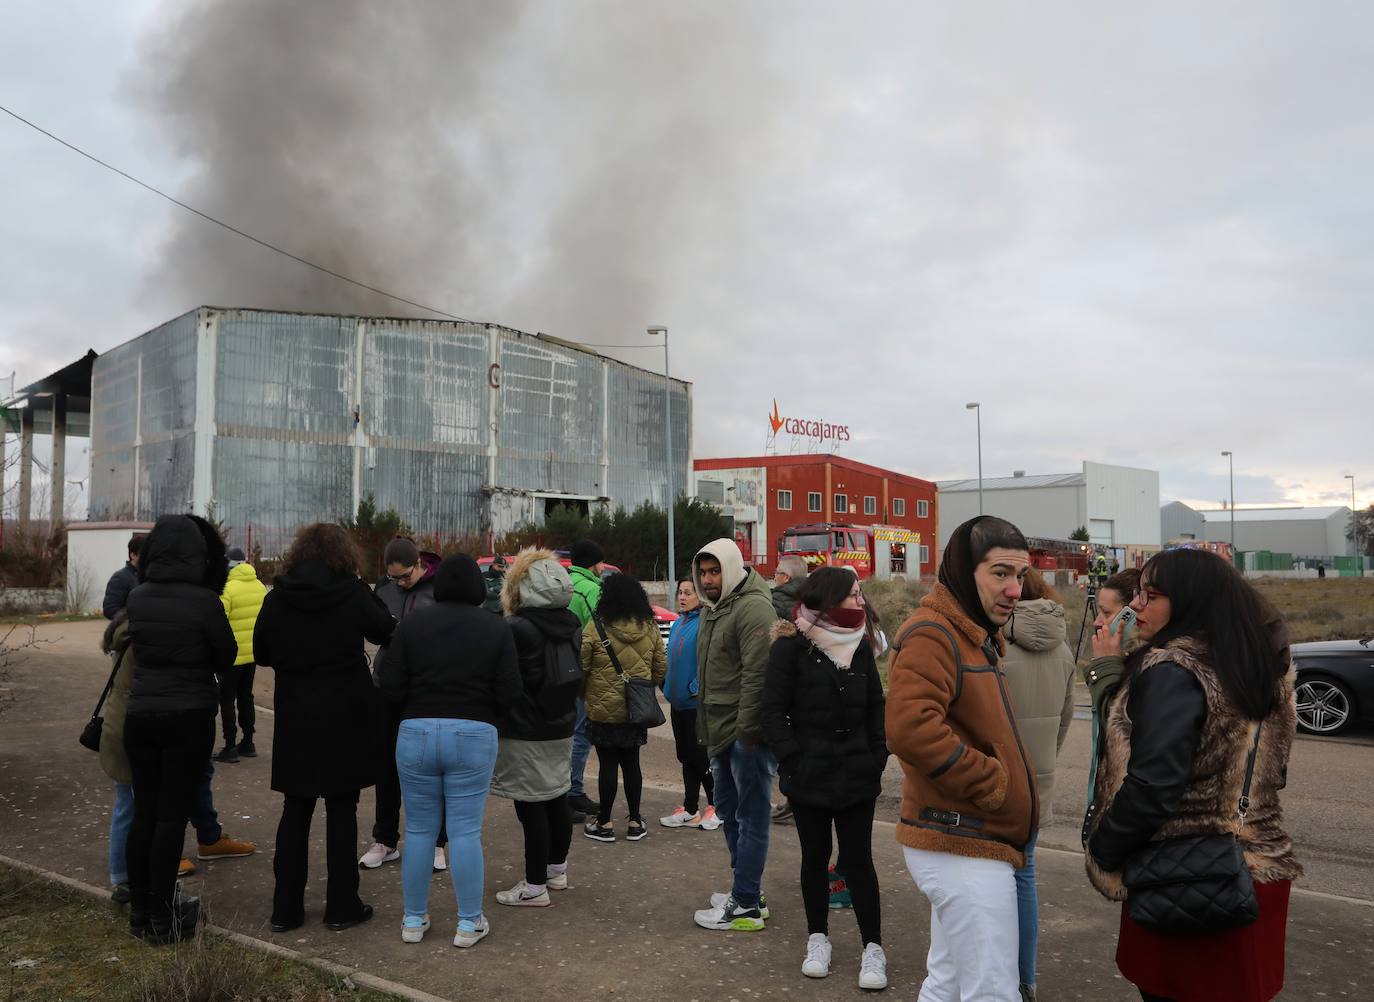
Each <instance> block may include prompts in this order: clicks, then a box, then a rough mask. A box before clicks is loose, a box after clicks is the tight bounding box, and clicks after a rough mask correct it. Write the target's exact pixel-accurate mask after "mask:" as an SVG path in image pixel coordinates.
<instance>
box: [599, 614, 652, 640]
mask: <svg viewBox="0 0 1374 1002" xmlns="http://www.w3.org/2000/svg"><path fill="white" fill-rule="evenodd" d="M604 625H605V627H606V634H607V636H611V637H615V639H616V640H619V641H620V642H621V643H622V644H625V645H626V646H629V645H631V644H635V643H638V642H639V641H641V640H643V639H644V638H645V637H647V636H649V635H650V634H654V633H657V632H658V624H657V623H655V622H653V621H652V620H651V621H649V622H647V623H646V622H645V621H644V620H642V619H617V620H616V621H615V622H614V623H605V624H604ZM588 629H589V630H593V631H595V629H596V627H595V626H589V627H588Z"/></svg>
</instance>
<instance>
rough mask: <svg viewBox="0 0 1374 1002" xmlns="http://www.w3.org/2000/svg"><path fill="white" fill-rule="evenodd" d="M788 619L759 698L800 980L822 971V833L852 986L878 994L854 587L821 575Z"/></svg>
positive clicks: (873, 682) (881, 755) (870, 739)
mask: <svg viewBox="0 0 1374 1002" xmlns="http://www.w3.org/2000/svg"><path fill="white" fill-rule="evenodd" d="M800 598H801V601H800V603H799V604H798V606H797V609H796V612H795V618H794V619H793V620H792V621H791V622H789V621H787V620H779V621H778V624H777V625H776V626H775V627H774V629H773V637H774V640H773V647H772V650H771V651H770V652H769V658H768V672H767V676H766V678H765V681H764V690H763V727H764V734H765V736H766V738H767V742H768V745H769V747H770V748H771V749H772V750H773V752H774V754H775V755H777V757H778V766H779V775H780V777H781V787H782V792H783V793H784V794H786V795H787V798H788V800H789V802H790V803H791V804H792V807H793V810H794V818H795V822H796V827H797V838H798V839H799V840H800V842H801V850H802V862H801V892H802V901H803V903H804V904H805V906H806V924H807V931H808V933H809V938H808V940H807V944H806V960H805V962H804V963H803V964H802V973H803V974H805V975H806V976H807V977H812V978H823V977H825V976H826V975H827V974H829V973H830V954H831V946H830V939H829V935H828V932H829V928H828V927H829V919H830V908H829V898H830V887H829V879H828V877H827V873H826V870H827V867H828V865H829V863H830V853H831V848H832V846H831V832H832V830H833V832H834V836H835V839H836V840H837V841H838V842H839V851H840V855H841V857H842V858H843V859H844V861H845V879H846V880H847V881H848V883H849V891H850V894H851V896H852V898H853V902H854V915H855V918H856V919H857V920H858V923H859V933H860V938H861V939H862V941H863V954H862V957H861V959H860V965H859V987H861V988H870V989H879V988H885V987H886V986H887V958H886V957H885V956H884V954H883V948H882V920H881V912H880V908H879V898H878V874H877V871H876V870H875V869H874V868H873V848H872V843H873V808H874V804H875V803H876V801H877V799H878V794H879V792H881V790H882V775H883V767H884V765H886V764H887V744H886V741H885V740H884V735H883V685H882V681H881V679H879V677H878V668H877V665H876V664H875V662H874V659H873V650H872V648H871V647H870V646H869V642H868V639H867V636H866V629H865V627H866V624H867V615H866V608H865V604H864V598H863V592H862V591H861V590H860V588H859V582H858V579H857V578H855V576H854V575H853V574H852V573H851V572H849V571H848V570H845V569H841V568H835V567H823V568H821V569H820V570H817V571H815V572H814V573H812V574H811V575H810V576H809V577H808V578H807V579H806V584H805V585H804V586H803V588H802V591H801V595H800Z"/></svg>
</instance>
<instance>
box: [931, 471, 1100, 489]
mask: <svg viewBox="0 0 1374 1002" xmlns="http://www.w3.org/2000/svg"><path fill="white" fill-rule="evenodd" d="M1087 483H1088V477H1087V475H1086V474H1084V473H1042V474H1039V475H1038V476H1034V477H984V478H983V490H985V491H1005V490H1022V489H1024V488H1027V487H1083V486H1086V485H1087ZM938 486H939V488H940V492H941V493H944V494H947V493H949V492H951V491H976V490H978V478H977V477H974V478H973V479H972V480H941V481H940V483H939V485H938Z"/></svg>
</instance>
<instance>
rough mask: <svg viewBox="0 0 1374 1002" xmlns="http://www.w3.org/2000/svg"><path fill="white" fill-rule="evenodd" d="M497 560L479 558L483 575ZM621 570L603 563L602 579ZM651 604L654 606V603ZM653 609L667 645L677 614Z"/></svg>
mask: <svg viewBox="0 0 1374 1002" xmlns="http://www.w3.org/2000/svg"><path fill="white" fill-rule="evenodd" d="M554 552H555V553H557V554H558V562H559V563H560V564H562V565H563V566H564V567H571V566H572V560H571V559H570V558H569V557H568V554H567V553H566V552H565V551H559V550H555V551H554ZM495 559H496V558H495V557H494V556H493V557H478V558H477V566H478V567H479V568H481V570H482V572H483V573H485V572H486V570H487V568H488V567H490V566H491V562H492V561H493V560H495ZM514 559H515V558H514V557H507V558H506V563H507V564H509V563H510V562H511V561H512V560H514ZM619 570H620V568H619V567H617V566H616V565H615V564H609V563H603V564H602V565H601V577H602V579H603V580H604V579H605V578H606V576H607V575H610V574H615V573H616V572H618V571H619ZM650 604H651V605H653V603H650ZM653 609H654V622H655V623H657V624H658V632H659V633H661V634H663V642H664V643H665V644H666V643H667V642H668V633H669V631H671V630H672V628H673V624H674V623H676V622H677V613H675V612H673V611H672V610H670V609H665V608H663V606H661V605H653Z"/></svg>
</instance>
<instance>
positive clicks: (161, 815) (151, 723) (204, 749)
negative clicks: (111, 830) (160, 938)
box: [124, 709, 215, 924]
mask: <svg viewBox="0 0 1374 1002" xmlns="http://www.w3.org/2000/svg"><path fill="white" fill-rule="evenodd" d="M214 746H215V711H214V710H213V709H206V710H195V711H191V712H181V713H131V714H129V715H128V716H127V717H126V718H125V719H124V748H125V751H127V752H128V755H129V768H130V770H131V771H132V772H133V780H134V783H133V786H134V819H133V823H132V824H131V825H130V826H129V843H128V848H127V850H126V853H127V861H128V864H129V912H130V914H131V915H132V916H143V915H146V916H147V917H148V919H149V920H150V921H152V922H154V923H157V924H162V923H170V922H171V920H172V916H173V911H172V903H173V899H174V898H175V896H176V887H177V867H178V865H179V864H180V862H181V844H182V840H183V839H184V838H185V836H186V822H187V820H188V819H189V818H190V816H191V809H192V804H193V803H194V800H195V794H196V787H197V785H198V784H199V783H200V780H201V777H202V776H203V775H204V773H205V763H206V762H208V761H209V760H210V752H211V751H212V750H213V749H214Z"/></svg>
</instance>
